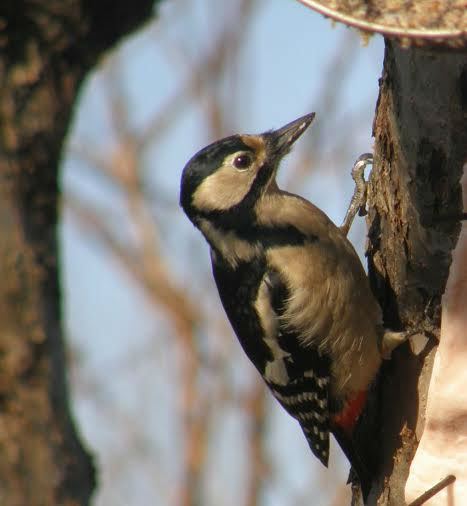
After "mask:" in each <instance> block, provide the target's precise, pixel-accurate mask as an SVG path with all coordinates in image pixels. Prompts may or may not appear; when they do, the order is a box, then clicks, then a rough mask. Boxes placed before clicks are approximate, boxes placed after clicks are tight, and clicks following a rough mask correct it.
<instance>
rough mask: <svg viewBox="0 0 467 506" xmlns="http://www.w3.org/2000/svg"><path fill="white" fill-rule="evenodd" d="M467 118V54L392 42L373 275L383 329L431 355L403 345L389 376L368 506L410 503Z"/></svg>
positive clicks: (375, 199) (374, 200)
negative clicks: (408, 335) (405, 334)
mask: <svg viewBox="0 0 467 506" xmlns="http://www.w3.org/2000/svg"><path fill="white" fill-rule="evenodd" d="M466 113H467V56H466V53H463V52H456V51H453V50H451V51H444V52H443V51H441V50H439V51H436V50H429V49H420V48H409V49H403V48H401V47H400V46H399V45H398V44H397V42H393V41H390V40H386V52H385V59H384V68H383V75H382V78H381V80H380V93H379V99H378V104H377V110H376V117H375V121H374V127H373V128H374V132H373V133H374V136H375V140H376V142H375V165H374V169H373V171H372V174H371V178H370V185H369V194H368V197H369V208H370V211H369V215H368V226H369V243H368V250H367V253H368V261H369V276H370V281H371V284H372V287H373V289H374V293H375V294H376V295H377V297H378V298H379V301H380V303H381V306H382V308H383V312H384V321H385V325H386V326H387V327H390V328H392V329H395V330H402V329H407V330H410V331H413V332H414V333H416V334H417V335H418V339H417V341H418V342H422V343H423V337H424V338H425V340H426V346H424V347H423V349H422V350H418V352H417V353H416V352H414V351H413V347H411V346H410V345H409V343H405V344H404V345H402V346H401V347H400V348H399V349H397V350H396V351H395V352H394V353H393V358H392V360H391V361H387V362H385V363H384V365H383V367H382V370H381V373H380V378H379V382H378V385H377V387H376V389H377V392H376V396H377V398H378V403H379V406H378V409H377V419H376V420H374V423H375V427H376V428H375V432H374V445H375V446H376V447H377V448H378V461H379V462H378V464H379V465H378V467H377V469H376V470H375V477H374V481H373V488H372V491H371V494H370V497H369V499H368V501H367V504H376V502H377V501H378V502H377V503H378V505H394V506H401V505H403V504H405V497H404V489H405V483H406V480H407V477H408V474H409V469H410V463H411V461H412V459H413V457H414V454H415V451H416V449H417V445H418V442H419V440H420V437H421V434H422V431H423V426H424V415H425V407H426V397H427V389H428V385H429V381H430V377H431V371H432V366H433V360H434V357H435V353H436V349H437V344H438V340H437V339H438V338H439V329H440V315H441V297H442V295H443V292H444V289H445V285H446V280H447V277H448V273H449V266H450V263H451V253H452V250H453V248H454V246H455V244H456V241H457V237H458V234H459V230H460V222H459V215H460V213H461V211H462V193H461V188H460V184H459V181H460V178H461V177H462V172H463V165H464V163H465V161H466V160H467V121H466V118H467V115H466ZM433 485H434V483H433ZM354 495H355V494H354ZM354 501H355V502H358V501H357V499H356V497H354Z"/></svg>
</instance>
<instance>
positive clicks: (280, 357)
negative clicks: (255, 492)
mask: <svg viewBox="0 0 467 506" xmlns="http://www.w3.org/2000/svg"><path fill="white" fill-rule="evenodd" d="M313 118H314V113H311V114H308V115H306V116H303V117H301V118H298V119H297V120H295V121H292V122H291V123H289V124H287V125H285V126H284V127H282V128H279V129H278V130H273V131H268V132H265V133H263V134H261V135H233V136H230V137H227V138H225V139H222V140H219V141H217V142H215V143H213V144H211V145H209V146H207V147H205V148H204V149H202V150H201V151H199V152H198V153H197V154H196V155H194V156H193V158H191V160H190V161H189V162H188V163H187V165H186V166H185V168H184V170H183V175H182V180H181V192H180V203H181V206H182V208H183V210H184V211H185V213H186V215H187V216H188V218H189V219H190V220H191V221H192V222H193V224H194V225H195V226H196V227H197V228H198V229H199V230H200V231H201V232H202V234H203V235H204V237H205V238H206V240H207V242H208V243H209V246H210V250H211V261H212V269H213V274H214V278H215V281H216V284H217V288H218V291H219V295H220V299H221V301H222V304H223V306H224V309H225V312H226V313H227V317H228V318H229V320H230V323H231V325H232V327H233V329H234V331H235V333H236V335H237V337H238V339H239V341H240V344H241V345H242V347H243V349H244V351H245V352H246V354H247V355H248V357H249V358H250V360H251V361H252V362H253V364H254V365H255V367H256V368H257V370H258V371H259V373H260V374H261V375H262V377H263V379H264V381H265V382H266V384H267V386H268V387H269V389H270V390H271V392H272V394H273V396H274V397H275V398H276V399H277V400H278V401H279V403H280V404H281V405H282V406H283V407H284V408H285V410H286V411H287V412H288V413H289V414H290V415H292V416H293V417H294V418H295V419H297V420H298V422H299V423H300V426H301V428H302V429H303V432H304V434H305V437H306V439H307V441H308V444H309V446H310V448H311V450H312V452H313V453H314V454H315V455H316V457H318V459H319V460H320V461H321V462H322V463H323V464H324V465H325V466H327V463H328V457H329V433H330V432H332V433H334V435H335V436H336V438H337V439H338V442H339V443H340V445H341V447H342V448H343V450H344V452H345V453H346V455H347V457H348V458H349V460H350V461H351V464H352V466H353V468H354V470H355V472H356V473H357V474H358V476H359V477H360V481H361V482H362V484H363V482H364V480H365V475H366V474H367V470H366V469H365V466H366V464H367V463H365V462H364V461H362V459H361V458H359V455H358V452H356V451H355V448H354V447H353V444H352V429H353V427H354V425H355V423H356V421H357V419H358V417H359V415H360V413H361V411H362V408H363V406H364V404H365V401H366V395H367V391H368V389H369V386H370V384H371V382H372V381H373V379H374V378H375V376H376V374H377V372H378V370H379V368H380V365H381V361H382V358H384V356H385V354H387V353H389V352H390V351H391V349H392V348H394V347H395V346H396V345H397V344H398V343H399V342H400V341H401V340H403V338H404V337H403V336H402V335H401V334H399V333H396V332H391V331H388V330H386V329H385V328H384V327H383V325H382V315H381V309H380V306H379V305H378V302H377V301H376V299H375V297H374V296H373V294H372V292H371V290H370V286H369V283H368V279H367V276H366V274H365V271H364V269H363V267H362V265H361V262H360V260H359V258H358V256H357V254H356V252H355V250H354V248H353V247H352V245H351V243H350V242H349V241H348V240H347V238H346V233H347V231H348V228H349V226H350V223H351V221H352V219H353V216H354V214H355V210H354V211H353V212H352V213H351V216H350V217H349V216H348V217H346V218H347V219H346V222H345V224H344V225H343V226H342V227H340V228H339V227H337V226H336V225H334V223H333V222H332V221H331V220H330V219H329V218H328V217H327V216H326V214H324V213H323V212H322V211H321V210H320V209H318V208H317V207H316V206H314V205H313V204H311V203H310V202H308V201H307V200H305V199H304V198H302V197H300V196H298V195H294V194H291V193H288V192H286V191H283V190H281V189H279V188H278V186H277V183H276V173H277V170H278V166H279V162H280V161H281V159H282V158H283V156H284V155H285V154H287V153H288V152H289V150H290V148H291V146H292V144H293V143H294V142H295V141H296V140H297V139H298V138H299V137H300V136H301V134H302V133H303V132H304V131H305V130H306V129H307V128H308V126H309V125H310V123H311V122H312V120H313ZM362 161H363V162H364V161H365V158H363V159H362V160H359V161H357V162H358V163H357V164H356V166H355V167H356V168H357V169H361V168H362V163H361V162H362ZM359 164H360V165H359ZM354 207H355V206H354ZM367 492H368V490H366V491H364V495H365V494H366V493H367Z"/></svg>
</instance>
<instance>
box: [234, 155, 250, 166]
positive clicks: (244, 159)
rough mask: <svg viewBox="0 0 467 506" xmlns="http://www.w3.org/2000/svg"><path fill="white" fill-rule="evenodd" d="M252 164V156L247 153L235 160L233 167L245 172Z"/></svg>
mask: <svg viewBox="0 0 467 506" xmlns="http://www.w3.org/2000/svg"><path fill="white" fill-rule="evenodd" d="M251 162H252V159H251V156H250V155H248V154H247V153H244V154H242V155H238V156H236V157H235V158H234V161H233V165H234V167H235V168H236V169H239V170H245V169H248V167H249V166H250V165H251Z"/></svg>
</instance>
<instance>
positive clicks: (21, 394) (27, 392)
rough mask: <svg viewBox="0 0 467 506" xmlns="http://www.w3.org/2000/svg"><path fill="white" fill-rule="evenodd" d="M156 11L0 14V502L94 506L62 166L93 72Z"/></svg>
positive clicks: (67, 6)
mask: <svg viewBox="0 0 467 506" xmlns="http://www.w3.org/2000/svg"><path fill="white" fill-rule="evenodd" d="M152 8H153V2H152V1H147V0H135V1H134V2H131V3H130V4H128V3H127V2H123V1H115V2H96V4H94V3H93V2H90V1H87V0H83V1H78V0H69V1H66V2H62V1H59V0H56V1H54V0H52V1H50V0H42V1H36V2H28V1H16V2H12V1H10V2H9V1H8V0H7V2H6V5H5V4H4V5H2V7H1V8H0V47H1V52H0V434H1V435H0V504H5V505H8V506H31V505H34V506H35V505H44V506H51V505H55V504H60V505H61V504H63V505H70V506H71V505H85V504H88V502H89V498H90V495H91V493H92V491H93V488H94V484H95V478H94V467H93V464H92V459H91V457H90V455H89V454H88V453H87V452H86V450H84V449H83V447H82V445H81V443H80V441H79V439H78V436H77V434H76V430H75V427H74V424H73V421H72V419H71V417H70V411H69V404H68V389H67V384H66V374H65V353H64V345H63V339H62V322H61V300H60V286H59V268H58V260H57V253H58V247H57V236H56V232H57V218H58V203H59V197H60V195H59V194H60V192H59V186H58V182H57V181H58V167H59V161H60V154H61V150H62V146H63V142H64V139H65V135H66V133H67V130H68V127H69V124H70V119H71V114H72V108H73V105H74V102H75V100H76V97H77V93H78V90H79V86H80V84H81V83H82V81H83V78H84V77H85V75H86V72H87V71H88V70H89V69H90V68H91V66H92V65H93V64H94V63H95V61H96V60H97V59H98V57H99V56H100V55H101V54H102V53H103V51H105V50H106V49H107V48H109V47H111V46H112V45H113V44H114V43H116V42H117V40H118V39H119V38H120V37H121V36H122V35H125V34H126V33H127V32H129V31H130V30H132V29H134V28H136V27H137V26H139V25H140V23H141V22H143V21H145V20H146V19H148V18H149V16H150V14H151V11H152Z"/></svg>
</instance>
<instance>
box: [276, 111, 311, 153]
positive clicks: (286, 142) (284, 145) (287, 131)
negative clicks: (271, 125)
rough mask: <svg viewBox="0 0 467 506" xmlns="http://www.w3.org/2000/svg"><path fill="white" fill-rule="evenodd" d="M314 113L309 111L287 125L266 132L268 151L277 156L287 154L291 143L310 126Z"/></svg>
mask: <svg viewBox="0 0 467 506" xmlns="http://www.w3.org/2000/svg"><path fill="white" fill-rule="evenodd" d="M314 117H315V113H314V112H311V113H310V114H306V115H305V116H302V117H301V118H298V119H296V120H294V121H291V122H290V123H287V125H285V126H283V127H282V128H279V129H277V130H273V131H272V132H268V133H267V137H268V145H269V149H270V153H271V154H273V155H275V156H276V157H278V158H281V157H282V156H284V155H285V154H287V153H288V152H289V150H290V148H291V146H292V144H293V143H294V142H295V141H296V140H297V139H298V138H299V137H300V136H301V135H302V133H303V132H304V131H305V130H306V129H307V128H308V127H309V126H310V123H311V122H312V121H313V118H314Z"/></svg>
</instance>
